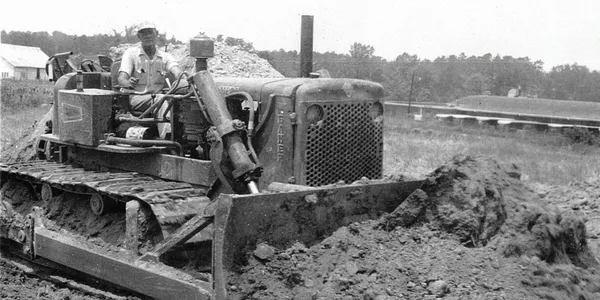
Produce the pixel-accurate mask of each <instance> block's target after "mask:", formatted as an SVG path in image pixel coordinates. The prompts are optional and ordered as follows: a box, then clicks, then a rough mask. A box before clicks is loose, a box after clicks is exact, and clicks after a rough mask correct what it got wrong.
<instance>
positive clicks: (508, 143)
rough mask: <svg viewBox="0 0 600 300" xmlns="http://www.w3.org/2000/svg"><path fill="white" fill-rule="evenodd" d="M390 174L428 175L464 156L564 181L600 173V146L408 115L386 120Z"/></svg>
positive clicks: (530, 177) (538, 177) (553, 135)
mask: <svg viewBox="0 0 600 300" xmlns="http://www.w3.org/2000/svg"><path fill="white" fill-rule="evenodd" d="M384 147H385V155H384V172H385V173H386V174H405V175H409V176H412V177H420V178H422V177H424V176H426V175H427V174H428V173H429V172H431V171H433V170H434V169H435V168H437V167H439V166H441V165H442V164H444V163H446V162H448V161H449V160H450V159H451V158H452V157H453V156H455V155H458V154H467V155H483V156H489V157H492V158H494V159H496V160H497V161H498V162H500V163H504V164H515V165H517V166H518V167H519V168H520V169H521V171H522V174H523V175H525V176H524V178H526V179H528V180H531V181H534V182H539V183H545V184H552V185H561V184H565V183H568V182H570V181H583V180H586V179H590V178H594V177H597V176H599V175H600V164H598V163H596V160H597V158H598V157H599V156H600V148H599V147H598V146H591V145H585V144H574V143H573V142H572V140H570V139H568V138H567V137H565V136H564V135H562V134H560V133H546V132H535V131H528V130H525V131H523V130H522V131H511V132H506V131H501V130H499V129H496V128H492V127H488V128H480V127H478V126H471V127H468V126H461V125H453V124H448V123H440V122H437V121H434V120H425V121H420V122H419V121H414V120H411V119H408V118H405V117H403V116H401V117H394V118H387V119H386V133H385V138H384Z"/></svg>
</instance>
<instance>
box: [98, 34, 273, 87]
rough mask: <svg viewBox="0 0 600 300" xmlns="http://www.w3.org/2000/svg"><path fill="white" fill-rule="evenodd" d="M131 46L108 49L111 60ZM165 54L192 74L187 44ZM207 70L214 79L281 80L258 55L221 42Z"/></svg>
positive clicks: (176, 46) (172, 48)
mask: <svg viewBox="0 0 600 300" xmlns="http://www.w3.org/2000/svg"><path fill="white" fill-rule="evenodd" d="M133 45H134V44H122V45H119V46H117V47H112V48H110V56H111V58H112V59H113V60H117V59H120V58H121V56H123V53H124V52H125V50H127V49H128V48H129V47H131V46H133ZM167 52H169V53H170V54H171V55H173V57H174V58H175V59H176V60H178V61H179V65H180V66H181V68H182V69H183V70H184V71H187V72H188V73H193V72H194V70H195V59H194V58H193V57H190V56H189V54H190V50H189V43H188V44H177V45H169V46H168V47H167ZM208 70H209V71H210V72H211V74H212V75H213V76H214V77H246V78H283V75H281V73H279V72H278V71H277V70H275V69H274V68H273V67H272V66H271V65H270V64H269V62H267V61H266V60H264V59H262V58H260V57H258V55H256V54H254V53H249V52H247V51H244V50H242V49H241V48H240V47H238V46H229V45H227V44H225V43H223V42H215V56H214V57H212V58H209V59H208Z"/></svg>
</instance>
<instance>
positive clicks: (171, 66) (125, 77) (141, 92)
mask: <svg viewBox="0 0 600 300" xmlns="http://www.w3.org/2000/svg"><path fill="white" fill-rule="evenodd" d="M137 37H138V39H139V40H140V42H141V43H140V44H137V45H135V46H133V47H131V48H129V49H127V50H126V51H125V53H124V54H123V58H122V61H121V67H120V69H119V77H118V83H119V85H120V86H122V87H130V88H132V89H133V90H135V91H136V94H132V95H130V98H129V103H130V105H131V109H133V110H135V111H145V110H146V109H148V108H149V107H150V106H151V105H152V104H153V103H155V102H158V101H160V100H161V99H162V97H163V95H162V94H160V92H161V90H162V89H163V87H164V82H165V77H166V75H167V72H169V73H171V74H172V75H173V76H174V77H175V78H179V77H180V75H182V74H183V71H182V70H181V68H180V67H179V64H178V63H177V61H175V59H174V58H173V56H171V55H170V54H169V53H166V52H164V51H161V50H160V49H158V48H157V47H156V42H157V39H158V31H157V30H156V26H155V25H154V24H153V23H151V22H142V23H141V24H140V25H139V27H138V31H137ZM184 77H185V76H184ZM185 79H186V78H182V80H181V82H182V84H186V83H187V81H186V80H185ZM182 84H180V86H181V85H182ZM167 107H168V103H167V102H166V101H165V102H163V104H162V106H161V107H160V108H159V110H158V114H157V116H156V117H162V116H163V115H164V113H165V111H166V110H167ZM157 127H158V133H159V136H160V137H161V138H162V139H165V138H166V136H167V134H169V133H170V132H171V124H169V123H158V124H157Z"/></svg>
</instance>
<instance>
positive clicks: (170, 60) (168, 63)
mask: <svg viewBox="0 0 600 300" xmlns="http://www.w3.org/2000/svg"><path fill="white" fill-rule="evenodd" d="M163 55H164V56H163V64H164V68H165V70H166V71H167V72H171V68H173V67H174V66H179V63H178V62H177V61H176V60H175V58H174V57H173V55H171V54H169V53H164V54H163Z"/></svg>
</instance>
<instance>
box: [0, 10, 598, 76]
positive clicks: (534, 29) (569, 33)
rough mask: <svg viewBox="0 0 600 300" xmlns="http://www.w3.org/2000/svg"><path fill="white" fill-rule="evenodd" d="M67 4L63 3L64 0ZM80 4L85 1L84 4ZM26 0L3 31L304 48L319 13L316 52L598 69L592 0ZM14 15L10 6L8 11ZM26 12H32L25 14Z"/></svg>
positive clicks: (0, 22)
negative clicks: (157, 35)
mask: <svg viewBox="0 0 600 300" xmlns="http://www.w3.org/2000/svg"><path fill="white" fill-rule="evenodd" d="M64 2H65V3H67V2H66V1H64ZM82 2H83V1H82ZM72 3H75V2H69V4H68V5H67V4H60V2H59V1H48V0H43V1H42V0H21V1H9V2H8V3H5V4H3V5H2V6H3V12H4V13H3V16H2V17H1V18H0V28H2V29H3V30H6V31H11V30H12V31H32V32H36V31H47V32H49V33H52V31H54V30H58V31H62V32H64V33H67V34H77V35H83V34H86V35H93V34H108V33H111V32H113V30H116V31H123V30H124V28H125V26H131V25H133V24H136V23H139V22H141V21H143V20H151V21H153V22H154V23H155V24H156V26H157V28H158V30H159V31H160V32H161V33H163V32H166V33H167V37H171V36H175V38H177V39H179V40H182V41H187V40H189V39H190V38H192V37H194V36H195V35H197V34H198V33H199V32H204V33H205V34H206V35H208V36H210V37H216V36H217V35H218V34H223V35H224V36H225V37H228V36H230V37H235V38H243V39H244V40H245V41H247V42H252V43H253V45H254V47H255V48H256V49H257V50H279V49H284V50H297V51H299V50H300V24H301V16H302V15H312V16H313V17H314V51H317V52H327V51H333V52H337V53H346V54H347V53H349V50H350V45H351V44H353V43H354V42H358V43H362V44H366V45H371V46H373V47H374V49H375V55H377V56H381V57H383V58H385V59H386V60H388V61H390V60H394V59H395V58H396V57H397V56H398V55H400V54H402V53H404V52H407V53H409V54H411V55H413V54H416V55H418V56H419V57H420V58H421V59H431V60H433V59H435V58H436V57H439V56H442V55H446V56H448V55H452V54H455V55H458V54H460V53H461V52H464V53H465V54H466V55H467V56H471V55H476V56H479V55H484V54H486V53H491V54H492V55H496V54H500V55H501V56H504V55H510V56H513V57H529V58H530V59H531V60H532V61H536V60H542V61H543V62H544V69H545V70H546V71H549V70H550V68H551V67H553V66H556V65H562V64H572V63H577V64H579V65H585V66H587V67H589V68H590V69H591V70H598V71H600V24H599V23H600V22H599V21H598V16H599V15H600V1H592V0H569V1H566V0H545V1H533V0H502V1H486V0H479V1H476V0H447V1H441V0H414V1H402V0H395V1H384V0H361V1H355V0H346V1H334V0H331V1H327V0H299V1H298V0H296V1H285V0H254V1H248V0H245V1H227V0H220V1H206V0H204V1H183V0H168V1H151V0H145V1H144V0H121V1H116V0H103V1H99V2H98V1H89V3H92V4H85V5H74V4H72ZM7 12H12V13H7ZM25 12H26V13H25Z"/></svg>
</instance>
